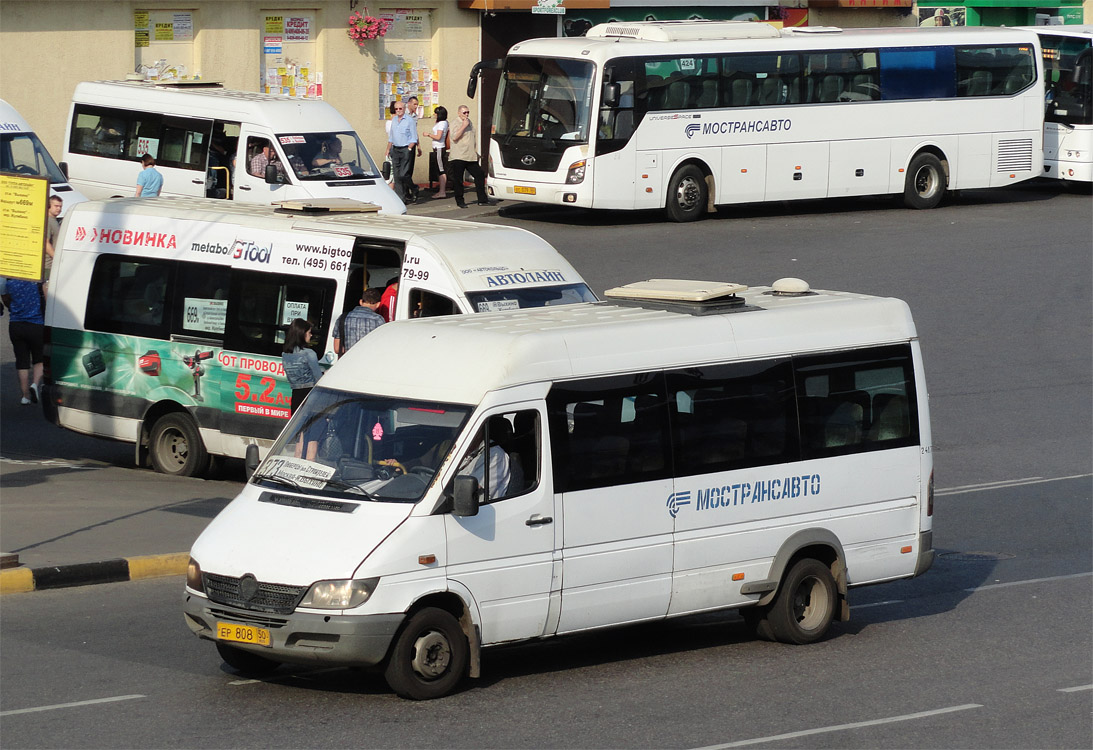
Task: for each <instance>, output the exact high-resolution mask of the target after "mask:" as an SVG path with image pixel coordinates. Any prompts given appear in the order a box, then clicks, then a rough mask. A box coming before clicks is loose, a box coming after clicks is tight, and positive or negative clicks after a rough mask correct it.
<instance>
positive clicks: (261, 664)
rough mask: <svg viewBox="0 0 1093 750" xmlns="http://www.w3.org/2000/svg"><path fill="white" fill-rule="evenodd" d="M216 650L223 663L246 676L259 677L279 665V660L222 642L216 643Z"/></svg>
mask: <svg viewBox="0 0 1093 750" xmlns="http://www.w3.org/2000/svg"><path fill="white" fill-rule="evenodd" d="M216 651H217V653H219V654H220V658H221V659H223V660H224V663H225V664H227V665H228V666H229V667H231V668H232V669H234V670H235V671H236V672H239V674H242V675H246V676H248V677H261V676H262V675H265V674H269V673H270V672H272V671H273V670H275V669H277V667H279V666H281V664H280V662H276V661H273V660H272V659H267V658H266V657H264V656H259V655H258V654H252V653H251V652H250V651H244V650H243V649H241V648H236V647H235V646H229V645H227V644H224V643H217V644H216Z"/></svg>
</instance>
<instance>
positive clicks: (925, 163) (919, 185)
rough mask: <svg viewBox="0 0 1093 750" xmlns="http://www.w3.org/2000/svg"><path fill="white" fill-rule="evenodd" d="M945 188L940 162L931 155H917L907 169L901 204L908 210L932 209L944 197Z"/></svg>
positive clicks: (945, 183) (944, 178) (943, 170)
mask: <svg viewBox="0 0 1093 750" xmlns="http://www.w3.org/2000/svg"><path fill="white" fill-rule="evenodd" d="M947 187H948V180H947V179H946V177H945V167H944V166H943V165H942V164H941V160H940V159H938V158H937V157H936V156H934V155H933V154H919V155H918V156H916V157H915V158H914V159H912V160H911V166H910V167H908V168H907V181H906V183H905V184H904V188H903V203H904V205H906V206H907V207H908V208H934V207H936V206H937V204H939V203H941V199H942V198H944V197H945V190H946V188H947Z"/></svg>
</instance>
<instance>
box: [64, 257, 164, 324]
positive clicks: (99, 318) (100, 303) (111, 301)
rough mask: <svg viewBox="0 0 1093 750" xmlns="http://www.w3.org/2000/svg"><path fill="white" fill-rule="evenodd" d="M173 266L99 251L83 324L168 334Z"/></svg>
mask: <svg viewBox="0 0 1093 750" xmlns="http://www.w3.org/2000/svg"><path fill="white" fill-rule="evenodd" d="M173 267H174V263H173V262H172V261H162V260H154V259H146V258H132V257H129V256H123V255H100V256H99V258H98V259H97V260H96V261H95V269H94V271H93V272H92V274H91V286H90V287H89V289H88V292H87V310H86V313H85V317H84V326H85V327H86V328H87V329H88V330H92V331H104V332H107V333H121V334H128V335H135V336H149V337H152V338H167V337H168V335H169V334H170V331H169V329H170V325H169V321H170V317H169V311H170V306H169V291H168V290H169V289H170V288H171V282H172V276H173V270H174V268H173Z"/></svg>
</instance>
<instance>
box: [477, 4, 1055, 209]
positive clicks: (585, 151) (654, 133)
mask: <svg viewBox="0 0 1093 750" xmlns="http://www.w3.org/2000/svg"><path fill="white" fill-rule="evenodd" d="M482 66H488V64H485V63H480V64H479V66H476V68H475V70H476V71H477V70H478V68H479V67H482ZM472 75H473V74H472ZM472 80H473V79H472ZM1042 80H1043V77H1042V73H1041V61H1040V51H1039V47H1038V43H1037V38H1036V35H1035V34H1034V33H1032V32H1031V31H1022V30H1015V29H990V28H967V29H950V28H944V29H915V28H911V29H903V28H886V29H845V30H844V29H838V28H832V27H811V28H801V29H787V30H784V31H780V30H778V29H776V28H774V27H773V26H770V25H769V24H764V23H747V22H709V21H705V22H704V21H686V22H684V21H680V22H637V23H611V24H601V25H599V26H595V27H593V28H592V29H591V30H590V31H589V32H588V35H587V37H583V38H567V39H533V40H530V41H526V42H521V43H520V44H517V45H515V46H514V47H513V48H512V49H511V50H509V54H508V56H507V57H506V58H505V60H504V68H503V72H502V74H501V82H500V85H499V89H498V93H497V104H496V109H495V111H494V116H493V133H492V138H491V143H490V162H489V167H490V183H491V186H492V190H493V194H494V195H496V196H499V197H503V198H516V199H519V200H526V201H534V202H540V203H550V204H555V205H572V206H584V207H591V208H612V209H649V208H665V209H666V210H667V213H668V215H669V217H671V218H672V219H674V220H676V221H688V220H693V219H696V218H699V217H700V216H701V215H702V214H703V213H705V212H707V211H713V210H714V207H715V206H717V205H724V204H735V203H747V202H758V201H776V200H790V199H797V198H825V197H834V196H853V195H873V194H902V195H903V196H904V201H905V202H906V204H907V205H908V206H910V207H912V208H932V207H934V206H936V205H937V204H938V203H939V202H940V201H941V200H942V198H943V197H944V195H945V192H946V191H947V190H956V189H961V188H986V187H998V186H1003V185H1010V184H1013V183H1016V182H1019V181H1021V180H1025V179H1029V178H1031V177H1037V176H1039V175H1040V174H1041V170H1042V159H1043V154H1042V138H1043V133H1042V130H1043V116H1042V109H1043V107H1042V96H1043V89H1042V86H1041V82H1042Z"/></svg>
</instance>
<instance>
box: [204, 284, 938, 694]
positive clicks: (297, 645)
mask: <svg viewBox="0 0 1093 750" xmlns="http://www.w3.org/2000/svg"><path fill="white" fill-rule="evenodd" d="M649 286H650V285H645V286H641V285H639V286H638V288H636V289H635V288H626V287H623V288H621V289H619V290H613V291H609V292H608V293H607V294H608V296H611V297H614V298H615V299H613V300H611V301H608V302H603V303H594V304H586V305H572V306H569V307H565V308H554V309H544V310H530V311H522V312H518V313H512V314H511V315H508V316H504V315H494V314H490V315H476V316H463V317H458V318H445V319H436V320H429V321H408V322H406V323H395V324H393V325H390V326H386V327H381V328H380V329H379V330H377V331H376V332H375V333H373V334H370V335H369V336H368V337H367V338H366V339H365V340H364V342H362V345H358V347H357V348H355V349H353V350H352V351H351V352H349V355H348V356H347V357H345V358H344V359H343V360H342V361H341V362H339V363H338V364H337V365H336V366H335V367H334V368H332V369H331V370H330V372H329V373H328V374H327V375H326V377H325V378H324V379H323V380H322V381H321V382H320V383H319V386H318V387H317V388H316V389H315V390H314V391H312V392H311V395H310V396H309V397H308V400H307V402H306V403H305V404H304V405H303V407H301V410H300V411H298V412H297V413H296V415H295V416H294V417H293V419H292V420H291V421H290V422H289V424H288V425H287V426H286V428H285V432H284V433H283V434H282V435H281V436H280V438H279V439H278V440H277V442H276V444H275V445H274V447H273V449H272V450H271V452H270V454H269V455H268V456H267V457H266V459H265V462H264V463H262V464H261V465H260V466H259V467H258V468H257V470H256V472H255V473H254V474H253V475H252V477H251V479H250V482H249V484H248V485H247V486H246V487H245V488H244V489H243V491H242V492H241V493H240V494H239V496H238V497H237V498H236V499H235V500H233V501H232V503H231V504H230V505H228V506H227V508H225V509H224V510H223V511H222V512H221V513H220V515H218V516H217V517H216V518H215V519H214V520H213V521H212V523H210V525H209V526H208V527H207V528H206V529H205V531H204V532H203V533H202V534H201V536H200V537H199V538H198V539H197V541H196V543H195V544H194V546H193V550H192V552H191V556H192V559H191V561H190V566H189V572H188V575H187V581H186V592H185V603H184V610H185V620H186V623H187V624H188V625H189V627H190V629H191V630H192V631H193V632H194V633H196V634H197V635H198V636H199V637H201V638H205V639H207V640H211V641H215V643H216V646H217V649H218V651H219V653H220V655H221V657H222V658H223V659H224V660H225V661H226V662H227V663H228V664H229V665H231V666H233V667H235V668H236V669H238V670H240V671H243V672H251V673H259V672H261V671H263V670H269V669H272V668H275V667H276V666H277V665H278V664H280V663H293V664H311V665H342V666H362V667H368V666H379V667H380V668H381V669H382V670H383V671H384V674H385V676H386V679H387V681H388V683H389V684H390V685H391V687H392V688H393V689H394V690H395V691H396V692H397V693H398V694H399V695H402V696H405V697H409V698H415V699H422V698H433V697H437V696H440V695H443V694H445V693H447V692H449V691H451V690H452V689H454V688H455V686H456V685H457V683H458V682H459V681H460V679H461V678H462V677H464V676H465V675H470V676H472V677H474V676H478V674H479V665H480V654H481V649H482V648H483V647H487V646H493V645H497V644H502V643H509V642H513V641H519V640H526V639H536V638H544V637H548V636H554V635H560V634H564V633H576V632H580V631H586V630H591V629H596V628H604V627H609V626H616V625H623V624H627V623H636V622H642V621H648V620H656V619H661V618H665V617H675V616H680V615H687V614H692V613H697V612H707V611H711V610H718V609H725V608H734V607H740V608H743V609H742V614H743V615H744V616H745V620H746V621H747V622H748V623H749V624H750V625H752V626H753V627H754V628H755V629H756V631H757V632H758V633H759V634H761V635H763V636H765V637H767V638H771V639H775V640H779V641H784V642H788V643H808V642H812V641H815V640H818V639H820V638H822V637H823V636H824V634H825V633H826V632H827V631H828V628H829V625H830V623H831V622H832V620H835V619H839V620H845V619H846V618H847V616H848V613H849V608H848V605H847V600H846V596H847V590H848V588H850V587H853V586H863V585H866V584H872V583H880V582H883V581H891V580H895V579H900V578H910V577H912V576H916V575H919V574H921V573H923V572H924V571H925V570H926V569H927V568H928V567H929V566H930V565H931V563H932V561H933V554H934V553H933V549H932V531H931V529H932V521H933V519H932V513H933V505H932V481H933V479H932V471H933V461H932V455H931V435H930V420H929V413H928V407H927V393H926V383H925V380H924V379H923V372H922V358H921V353H920V349H919V342H918V338H917V336H916V333H915V327H914V323H913V322H912V320H911V315H910V312H909V310H908V309H907V305H906V304H904V303H903V302H901V301H899V300H896V299H884V298H876V297H869V296H865V295H860V294H848V293H842V292H825V291H809V290H808V288H807V285H805V284H803V282H800V280H783V281H782V282H777V283H776V284H775V286H774V287H773V288H770V287H761V288H758V289H753V290H750V291H749V290H747V288H746V287H741V286H733V285H725V286H723V287H722V286H720V285H709V284H703V283H697V282H690V283H687V282H675V283H673V284H663V283H658V284H653V285H651V286H652V288H648V287H649ZM640 297H644V298H645V299H639V298H640ZM658 297H661V299H658ZM688 299H689V300H693V301H682V300H688ZM377 360H382V361H383V366H382V367H375V366H374V363H375V362H376V361H377ZM484 445H485V446H489V448H488V451H483V446H484ZM487 452H488V455H489V458H488V460H487V459H486V458H485V454H486V453H487ZM309 455H310V456H312V457H313V458H312V459H311V460H307V459H306V456H309ZM300 456H304V457H305V458H301V457H300ZM487 463H488V465H489V470H488V471H484V466H485V465H486V464H487Z"/></svg>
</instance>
